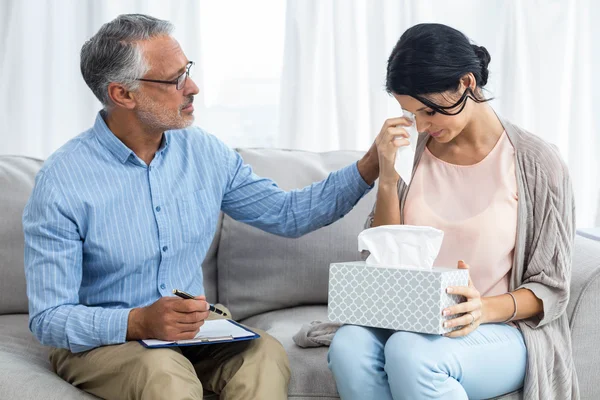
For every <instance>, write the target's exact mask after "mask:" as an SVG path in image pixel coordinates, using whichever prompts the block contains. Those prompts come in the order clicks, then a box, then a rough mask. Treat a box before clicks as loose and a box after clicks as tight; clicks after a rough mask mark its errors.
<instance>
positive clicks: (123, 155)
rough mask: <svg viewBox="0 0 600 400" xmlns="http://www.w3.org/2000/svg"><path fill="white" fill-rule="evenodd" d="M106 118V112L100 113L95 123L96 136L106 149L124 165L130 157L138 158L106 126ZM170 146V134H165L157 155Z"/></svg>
mask: <svg viewBox="0 0 600 400" xmlns="http://www.w3.org/2000/svg"><path fill="white" fill-rule="evenodd" d="M104 116H105V112H104V111H100V112H98V115H96V122H95V123H94V128H93V130H94V132H95V133H96V136H97V137H98V140H99V141H100V143H101V144H102V145H103V146H104V147H106V148H107V149H108V150H109V151H110V152H111V153H112V154H113V155H114V156H115V157H117V159H118V160H119V161H121V163H122V164H125V162H126V161H127V160H128V159H129V158H130V157H132V156H133V157H136V155H135V153H134V152H133V150H131V149H130V148H129V147H127V146H126V145H125V143H123V142H121V140H120V139H119V138H118V137H116V136H115V134H114V133H112V131H111V130H110V129H109V128H108V125H106V122H105V121H104ZM168 144H169V134H168V132H165V133H164V134H163V137H162V140H161V142H160V147H159V149H158V151H157V153H162V152H163V150H165V148H166V147H167V145H168Z"/></svg>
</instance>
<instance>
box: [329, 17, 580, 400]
mask: <svg viewBox="0 0 600 400" xmlns="http://www.w3.org/2000/svg"><path fill="white" fill-rule="evenodd" d="M489 62H490V55H489V53H488V52H487V50H486V49H485V48H483V47H479V46H476V45H472V44H470V42H469V40H468V39H467V38H466V37H465V36H464V35H463V34H462V33H460V32H459V31H457V30H455V29H452V28H450V27H448V26H445V25H440V24H421V25H417V26H414V27H412V28H410V29H409V30H407V31H406V32H405V33H404V34H403V35H402V37H401V38H400V40H399V42H398V43H397V44H396V46H395V48H394V50H393V51H392V54H391V56H390V58H389V60H388V69H387V84H386V86H387V91H388V92H389V93H391V94H392V95H393V96H394V97H395V98H396V100H397V101H398V103H400V106H401V107H402V109H404V110H407V111H409V112H411V113H412V114H414V116H415V120H416V121H415V122H416V126H417V130H418V131H419V132H420V134H419V138H418V142H417V150H416V157H415V164H414V169H413V176H412V180H411V184H410V186H409V187H407V185H406V184H404V182H403V181H402V180H400V179H399V176H398V175H397V173H396V172H395V170H394V159H395V154H396V150H397V148H398V147H400V146H404V145H406V144H408V141H407V139H406V138H407V137H408V135H407V133H406V131H405V130H404V129H403V128H402V126H410V125H411V124H412V123H413V121H411V120H409V119H407V118H396V119H390V120H388V121H386V122H385V124H384V125H383V128H382V130H381V133H380V134H379V136H378V137H377V139H376V145H377V149H378V154H379V161H380V176H379V189H378V193H377V204H376V207H375V208H374V210H373V212H372V213H371V215H370V217H369V219H368V221H367V227H371V226H379V225H392V224H407V225H428V226H433V227H436V228H438V229H441V230H443V231H444V233H445V235H444V242H443V244H442V248H441V250H440V254H439V256H438V258H437V259H436V262H435V264H434V265H438V266H450V265H457V263H458V265H457V266H458V268H469V272H470V276H471V282H470V283H469V287H462V288H461V287H451V288H448V291H449V292H450V291H451V292H452V293H455V294H461V295H463V296H465V297H466V299H467V301H466V302H464V303H462V304H459V305H456V306H453V307H450V308H448V309H446V310H444V311H443V314H444V315H450V316H451V315H455V314H463V313H464V315H462V316H460V317H457V318H455V319H452V320H450V321H449V322H448V326H449V327H460V328H459V329H457V330H454V331H453V332H451V333H450V334H447V335H445V336H434V335H425V334H419V333H412V332H401V331H400V332H394V331H390V330H384V329H374V328H367V327H360V326H350V325H348V326H343V327H342V328H340V330H339V331H338V332H337V333H336V335H335V337H334V339H333V342H332V343H331V347H330V350H329V367H330V369H331V371H332V372H333V375H334V377H335V380H336V383H337V387H338V391H339V393H340V396H341V398H342V399H344V400H346V399H376V400H384V399H394V400H398V399H438V398H443V399H467V398H470V399H484V398H491V397H495V396H499V395H502V394H505V393H510V392H512V391H516V390H518V389H520V388H523V391H524V398H526V399H567V398H578V396H579V395H578V389H577V379H576V375H575V371H574V367H573V361H572V357H571V345H570V342H571V340H570V331H569V327H568V321H567V317H566V315H565V308H566V306H567V302H568V298H569V279H570V268H571V251H572V246H573V235H574V210H573V204H574V202H573V195H572V189H571V184H570V180H569V176H568V173H567V168H566V166H565V165H564V163H563V162H562V161H561V159H560V157H559V154H558V151H557V150H556V149H555V148H554V147H552V146H551V145H549V144H547V143H545V142H544V141H543V140H541V139H539V138H537V137H536V136H533V135H531V134H530V133H527V132H525V131H524V130H522V129H520V128H518V127H516V126H514V125H512V124H510V123H509V122H508V121H505V120H503V119H501V118H499V117H498V116H497V115H496V114H495V112H494V111H493V109H492V108H491V107H490V106H489V104H488V103H487V102H486V101H487V100H486V99H485V98H484V96H483V93H482V88H483V87H484V86H485V84H486V82H487V78H488V64H489ZM398 205H399V206H398ZM462 260H465V261H462Z"/></svg>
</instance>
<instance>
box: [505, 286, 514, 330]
mask: <svg viewBox="0 0 600 400" xmlns="http://www.w3.org/2000/svg"><path fill="white" fill-rule="evenodd" d="M506 294H509V295H510V297H512V300H513V303H514V305H515V312H514V313H513V315H512V317H510V318H509V319H507V320H506V321H504V323H505V324H507V323H509V322H511V321H512V320H513V319H515V317H516V316H517V299H515V295H514V294H512V293H511V292H506Z"/></svg>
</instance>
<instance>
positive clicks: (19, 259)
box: [0, 156, 43, 314]
mask: <svg viewBox="0 0 600 400" xmlns="http://www.w3.org/2000/svg"><path fill="white" fill-rule="evenodd" d="M42 164H43V161H41V160H36V159H33V158H26V157H17V156H0V314H16V313H26V312H28V309H27V292H26V285H25V268H24V264H23V254H24V250H23V244H24V239H23V224H22V223H21V217H22V216H23V209H24V208H25V204H26V203H27V199H29V195H30V194H31V191H32V189H33V183H34V181H35V175H36V174H37V172H38V171H39V169H40V168H41V166H42Z"/></svg>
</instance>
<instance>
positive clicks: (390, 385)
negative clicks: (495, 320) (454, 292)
mask: <svg viewBox="0 0 600 400" xmlns="http://www.w3.org/2000/svg"><path fill="white" fill-rule="evenodd" d="M526 359H527V350H526V348H525V342H524V341H523V336H522V335H521V332H520V331H519V330H518V329H517V328H515V327H513V326H510V325H505V324H487V325H481V326H480V327H479V328H477V329H476V330H475V331H474V332H472V333H471V334H469V335H467V336H463V337H459V338H448V337H445V336H437V335H426V334H421V333H413V332H403V331H400V332H396V331H391V330H386V329H377V328H366V327H362V326H354V325H345V326H343V327H341V328H340V329H339V330H338V332H337V333H336V334H335V336H334V338H333V341H332V343H331V347H330V348H329V355H328V361H329V369H331V371H332V372H333V376H334V377H335V381H336V384H337V388H338V392H339V394H340V397H341V398H342V399H343V400H352V399H361V400H364V399H377V400H391V399H393V400H400V399H411V400H413V399H440V398H441V399H452V400H458V399H461V400H463V399H464V400H466V399H488V398H491V397H495V396H499V395H502V394H505V393H510V392H512V391H514V390H517V389H519V388H521V387H522V386H523V380H524V378H525V366H526Z"/></svg>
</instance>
